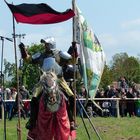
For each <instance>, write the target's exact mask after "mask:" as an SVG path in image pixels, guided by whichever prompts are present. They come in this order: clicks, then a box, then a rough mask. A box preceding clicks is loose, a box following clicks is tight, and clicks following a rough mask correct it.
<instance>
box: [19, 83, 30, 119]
mask: <svg viewBox="0 0 140 140" xmlns="http://www.w3.org/2000/svg"><path fill="white" fill-rule="evenodd" d="M19 92H20V94H21V99H22V100H27V99H29V97H30V95H29V91H28V90H27V89H26V88H25V86H21V88H20V91H19ZM23 109H24V111H25V114H26V117H28V116H29V111H30V102H29V101H23Z"/></svg>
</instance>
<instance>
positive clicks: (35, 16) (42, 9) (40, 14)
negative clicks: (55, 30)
mask: <svg viewBox="0 0 140 140" xmlns="http://www.w3.org/2000/svg"><path fill="white" fill-rule="evenodd" d="M6 3H7V2H6ZM7 5H8V7H9V8H10V10H11V12H12V13H13V16H14V17H15V19H16V21H17V22H21V23H27V24H53V23H58V22H63V21H66V20H68V19H70V18H72V17H73V16H74V15H75V14H74V11H73V10H71V9H68V10H66V11H65V12H58V11H56V10H54V9H52V8H51V7H50V6H49V5H47V4H44V3H40V4H26V3H23V4H20V5H13V4H9V3H7Z"/></svg>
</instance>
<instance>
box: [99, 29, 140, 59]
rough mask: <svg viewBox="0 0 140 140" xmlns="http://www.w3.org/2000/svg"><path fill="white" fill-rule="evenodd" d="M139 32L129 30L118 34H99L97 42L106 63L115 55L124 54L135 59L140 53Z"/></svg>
mask: <svg viewBox="0 0 140 140" xmlns="http://www.w3.org/2000/svg"><path fill="white" fill-rule="evenodd" d="M139 37H140V31H139V30H129V31H125V32H120V33H118V34H113V33H112V34H111V33H106V34H101V35H100V36H99V40H100V42H101V45H102V47H103V49H104V51H105V54H106V57H107V62H109V61H110V60H111V59H112V56H113V55H115V54H116V53H121V52H126V53H127V54H128V55H129V56H134V57H137V56H138V54H139V53H140V51H139V46H140V38H139Z"/></svg>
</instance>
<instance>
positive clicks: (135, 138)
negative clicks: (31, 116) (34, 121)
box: [0, 117, 140, 140]
mask: <svg viewBox="0 0 140 140" xmlns="http://www.w3.org/2000/svg"><path fill="white" fill-rule="evenodd" d="M26 121H27V120H23V119H21V129H22V140H26V135H27V130H26V129H25V127H24V126H25V123H26ZM92 122H93V124H94V126H95V128H96V129H97V131H98V132H99V134H100V136H101V138H102V140H140V118H137V117H133V118H129V117H126V118H111V117H109V118H100V117H96V118H92ZM85 123H86V125H87V127H88V131H89V133H90V137H91V140H99V139H98V137H97V136H96V134H95V132H94V130H93V129H92V127H91V126H90V123H89V121H88V119H85ZM77 124H78V129H77V140H89V139H88V136H87V134H86V131H85V128H84V126H83V123H82V120H81V118H77ZM6 125H7V129H6V130H7V135H6V136H7V139H6V140H17V130H16V125H17V119H13V120H12V121H8V120H7V121H6ZM3 137H4V135H3V121H2V120H0V140H4V138H3Z"/></svg>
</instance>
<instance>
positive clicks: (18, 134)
mask: <svg viewBox="0 0 140 140" xmlns="http://www.w3.org/2000/svg"><path fill="white" fill-rule="evenodd" d="M15 32H16V31H15V20H14V16H13V40H14V51H15V66H16V81H17V83H16V86H17V87H16V88H17V96H18V98H17V100H18V124H17V140H21V123H20V100H19V98H20V97H19V96H20V95H19V75H18V65H17V50H16V37H15V35H16V34H15Z"/></svg>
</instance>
